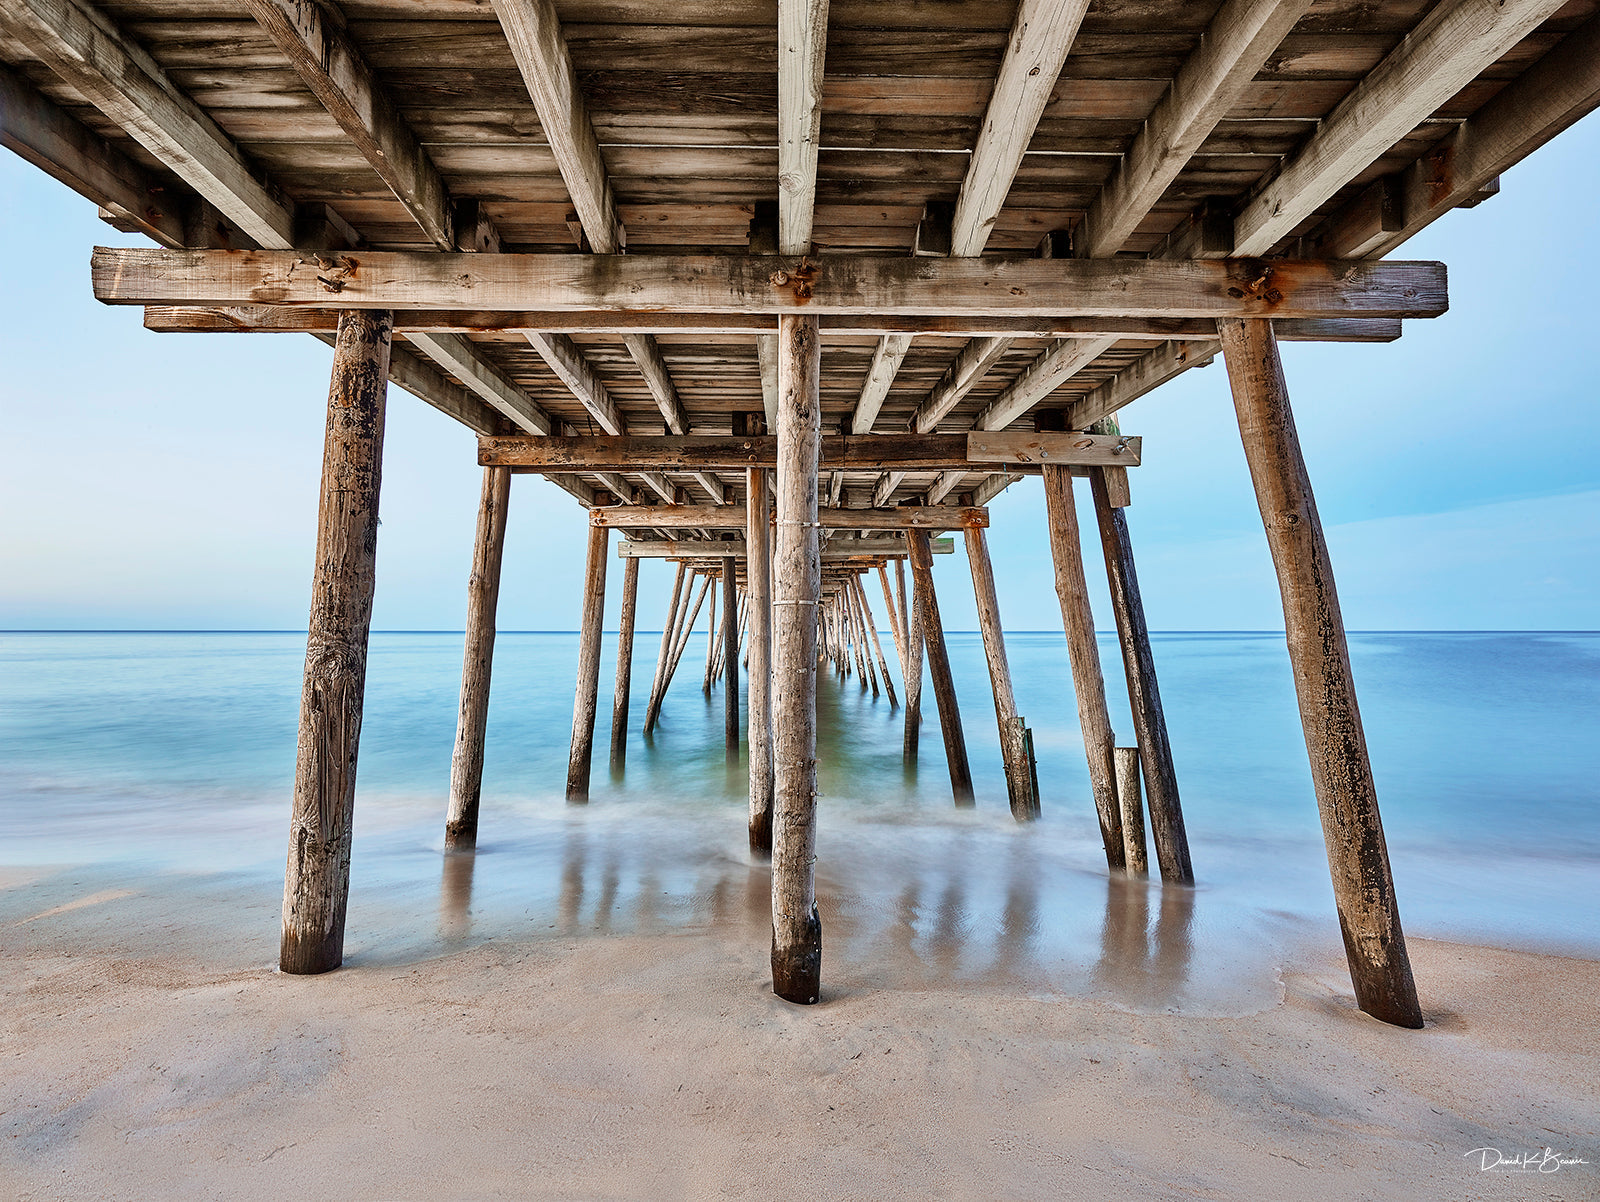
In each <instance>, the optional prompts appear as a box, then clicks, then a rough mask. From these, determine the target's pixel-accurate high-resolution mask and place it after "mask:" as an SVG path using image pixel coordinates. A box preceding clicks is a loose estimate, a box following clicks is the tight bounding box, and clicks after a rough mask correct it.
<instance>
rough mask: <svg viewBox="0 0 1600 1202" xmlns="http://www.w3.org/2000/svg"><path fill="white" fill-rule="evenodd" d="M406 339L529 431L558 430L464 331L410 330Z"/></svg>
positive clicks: (486, 401) (544, 432) (546, 415)
mask: <svg viewBox="0 0 1600 1202" xmlns="http://www.w3.org/2000/svg"><path fill="white" fill-rule="evenodd" d="M406 340H407V341H408V342H410V343H411V344H412V345H413V346H415V347H417V348H418V349H419V350H421V351H422V352H423V353H424V354H425V355H427V356H428V358H430V359H432V360H433V361H434V362H435V363H437V364H439V366H441V367H443V368H445V369H447V370H448V371H449V372H450V373H451V374H452V375H453V376H455V377H456V379H458V380H460V381H461V382H462V383H463V384H464V385H466V386H467V387H468V388H469V389H471V390H472V391H473V392H475V393H477V395H478V396H479V397H481V398H482V399H483V400H484V402H485V403H487V404H488V405H489V406H490V407H491V408H493V409H495V410H496V411H497V412H499V413H502V414H504V415H505V416H506V417H508V418H510V419H511V421H513V422H515V423H516V424H517V425H518V426H520V427H521V428H522V429H524V430H526V431H527V432H528V433H530V434H552V433H554V432H555V429H556V424H555V422H554V421H553V420H552V419H551V417H550V415H549V414H548V413H546V412H545V411H544V410H543V409H541V408H540V407H539V404H538V402H536V401H535V400H534V399H533V398H532V397H530V396H529V395H528V394H527V393H526V392H524V391H523V390H522V389H521V388H520V387H518V385H517V384H516V383H515V382H514V381H513V380H512V379H511V377H510V376H508V375H506V374H505V373H504V372H503V371H501V370H500V369H499V368H497V367H496V366H495V365H494V364H492V363H490V362H489V361H488V360H487V359H485V358H484V357H483V355H482V354H480V353H479V352H478V350H477V348H476V347H474V346H473V345H472V343H470V342H468V341H467V340H466V339H465V338H463V337H462V336H461V335H459V334H410V335H407V339H406Z"/></svg>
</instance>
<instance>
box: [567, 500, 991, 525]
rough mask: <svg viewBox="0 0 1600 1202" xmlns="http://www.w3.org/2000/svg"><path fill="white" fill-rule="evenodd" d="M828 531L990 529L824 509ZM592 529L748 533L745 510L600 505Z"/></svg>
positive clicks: (967, 513)
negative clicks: (601, 527)
mask: <svg viewBox="0 0 1600 1202" xmlns="http://www.w3.org/2000/svg"><path fill="white" fill-rule="evenodd" d="M817 521H819V522H820V523H821V524H822V528H823V529H824V530H910V529H921V530H960V529H963V528H964V527H967V526H987V525H988V524H989V511H988V510H987V509H984V508H982V507H973V506H966V507H960V506H954V505H934V506H927V505H921V506H918V505H907V506H904V507H903V508H900V509H819V510H818V511H817ZM589 523H590V524H591V525H594V526H610V527H613V528H616V529H622V530H638V529H654V530H743V529H745V528H746V526H747V519H746V509H745V506H743V505H738V504H735V505H600V506H596V507H595V508H593V509H591V510H590V511H589Z"/></svg>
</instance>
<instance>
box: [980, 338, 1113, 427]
mask: <svg viewBox="0 0 1600 1202" xmlns="http://www.w3.org/2000/svg"><path fill="white" fill-rule="evenodd" d="M1116 344H1117V340H1116V339H1115V338H1085V339H1076V338H1063V339H1062V340H1061V341H1060V342H1058V343H1056V344H1055V345H1054V346H1053V347H1051V348H1050V349H1049V350H1047V351H1046V352H1045V353H1044V354H1042V355H1040V356H1039V357H1038V358H1037V359H1035V360H1034V361H1033V362H1032V363H1030V364H1028V366H1027V368H1026V369H1025V370H1024V371H1023V373H1022V374H1021V375H1020V376H1018V377H1017V378H1016V379H1015V380H1014V381H1012V382H1011V383H1010V384H1009V385H1007V386H1006V388H1005V390H1004V391H1003V392H1001V393H1000V395H999V396H997V397H995V399H994V400H992V401H990V402H989V404H988V405H987V406H985V407H984V409H983V411H982V412H980V413H979V414H978V416H977V417H975V418H974V419H973V421H972V428H973V429H974V430H1004V429H1005V428H1006V427H1007V426H1009V425H1010V424H1011V423H1012V422H1014V421H1016V420H1017V419H1018V418H1019V417H1021V416H1022V415H1023V414H1025V413H1027V412H1028V410H1030V409H1032V408H1033V407H1034V406H1035V405H1037V404H1038V403H1039V402H1040V401H1042V400H1044V399H1045V397H1047V396H1049V395H1050V394H1051V393H1052V392H1054V391H1055V390H1056V389H1057V388H1059V387H1061V385H1063V384H1065V383H1066V382H1067V381H1068V380H1070V379H1071V378H1072V377H1073V376H1075V375H1077V374H1078V373H1079V372H1080V371H1082V370H1083V369H1084V368H1086V367H1088V366H1089V365H1090V364H1091V363H1093V362H1094V361H1095V360H1096V359H1098V358H1099V357H1100V356H1101V355H1103V354H1105V353H1106V352H1107V351H1108V350H1110V349H1111V348H1112V347H1113V346H1115V345H1116Z"/></svg>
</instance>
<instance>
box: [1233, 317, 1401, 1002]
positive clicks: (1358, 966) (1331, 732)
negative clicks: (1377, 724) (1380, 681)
mask: <svg viewBox="0 0 1600 1202" xmlns="http://www.w3.org/2000/svg"><path fill="white" fill-rule="evenodd" d="M1218 333H1219V334H1220V335H1221V337H1222V341H1223V345H1224V347H1225V348H1226V352H1227V365H1228V380H1229V383H1230V384H1231V386H1232V389H1233V401H1234V408H1235V409H1236V410H1237V411H1238V417H1239V434H1240V438H1241V441H1242V442H1243V444H1244V452H1245V459H1246V460H1247V462H1248V463H1249V465H1250V478H1251V481H1252V482H1253V483H1254V485H1255V492H1256V500H1257V502H1258V504H1259V506H1260V509H1261V520H1262V524H1263V526H1264V527H1265V529H1266V534H1267V545H1268V547H1269V548H1270V549H1271V551H1272V563H1273V567H1274V568H1275V569H1276V571H1277V575H1278V588H1279V591H1280V592H1281V593H1282V594H1283V617H1284V628H1285V636H1286V639H1287V641H1288V647H1289V662H1290V666H1291V667H1292V668H1293V670H1294V685H1295V695H1296V697H1297V698H1298V700H1299V704H1300V724H1301V726H1302V727H1303V728H1304V732H1305V741H1306V751H1307V754H1308V756H1309V758H1310V761H1311V782H1312V786H1313V788H1314V790H1315V792H1316V797H1317V809H1318V812H1319V813H1320V815H1321V818H1322V832H1323V838H1324V840H1325V842H1326V843H1327V850H1328V867H1329V870H1330V872H1331V874H1332V877H1333V895H1334V902H1335V905H1336V906H1337V908H1338V911H1339V929H1340V931H1341V933H1342V934H1343V935H1344V946H1345V956H1346V958H1347V959H1348V961H1349V964H1350V978H1351V981H1352V982H1353V983H1354V985H1355V994H1356V1004H1357V1005H1358V1006H1360V1007H1361V1009H1363V1010H1365V1011H1366V1012H1367V1013H1368V1014H1370V1015H1372V1016H1373V1017H1374V1018H1378V1019H1381V1020H1382V1021H1384V1022H1387V1023H1393V1024H1394V1025H1396V1026H1400V1027H1412V1028H1416V1027H1421V1026H1422V1010H1421V1007H1420V1006H1419V1004H1418V1001H1417V987H1416V984H1415V982H1414V981H1413V979H1412V975H1411V959H1410V956H1409V954H1408V953H1407V951H1406V940H1405V934H1404V932H1403V931H1402V930H1401V927H1400V910H1399V905H1398V903H1397V901H1396V900H1395V891H1394V876H1393V873H1392V872H1391V871H1390V868H1389V851H1388V847H1387V845H1386V844H1385V842H1384V837H1383V819H1382V817H1381V816H1380V815H1379V812H1378V796H1377V788H1376V786H1375V785H1374V783H1373V778H1372V763H1371V760H1370V759H1369V757H1368V754H1367V740H1366V734H1365V732H1364V730H1363V729H1362V725H1361V711H1360V708H1359V707H1358V706H1357V704H1356V688H1355V680H1354V677H1353V676H1352V675H1351V670H1350V648H1349V645H1348V643H1347V640H1346V638H1345V630H1344V621H1343V618H1342V617H1341V616H1340V612H1339V595H1338V590H1337V588H1336V587H1335V585H1334V579H1333V564H1332V562H1331V560H1330V558H1329V555H1328V544H1327V540H1326V539H1325V538H1324V537H1323V533H1322V521H1321V518H1320V517H1319V516H1318V514H1317V502H1316V498H1315V496H1314V495H1313V494H1312V490H1311V478H1310V475H1309V474H1308V473H1307V471H1306V464H1305V457H1304V456H1303V455H1302V453H1301V450H1300V438H1299V435H1298V433H1297V432H1296V430H1295V424H1294V414H1293V412H1292V411H1291V409H1290V405H1289V390H1288V387H1287V385H1286V384H1285V383H1284V377H1283V362H1282V360H1281V359H1280V358H1279V356H1278V349H1277V344H1276V343H1275V342H1274V341H1273V339H1272V327H1271V326H1270V325H1267V324H1266V323H1264V322H1248V321H1240V322H1226V323H1221V324H1219V325H1218Z"/></svg>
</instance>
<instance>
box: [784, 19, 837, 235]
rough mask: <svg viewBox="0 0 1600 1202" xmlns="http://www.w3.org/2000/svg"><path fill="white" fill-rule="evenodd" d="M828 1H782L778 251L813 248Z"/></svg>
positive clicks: (826, 45)
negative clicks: (812, 236)
mask: <svg viewBox="0 0 1600 1202" xmlns="http://www.w3.org/2000/svg"><path fill="white" fill-rule="evenodd" d="M827 49H828V0H778V250H779V252H780V253H782V254H786V255H804V254H809V253H810V252H811V223H812V213H813V210H814V208H815V204H816V194H817V149H818V146H819V144H820V142H821V130H822V77H823V70H824V58H825V56H826V54H827Z"/></svg>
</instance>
